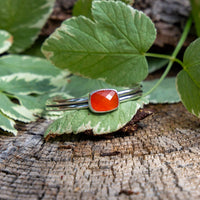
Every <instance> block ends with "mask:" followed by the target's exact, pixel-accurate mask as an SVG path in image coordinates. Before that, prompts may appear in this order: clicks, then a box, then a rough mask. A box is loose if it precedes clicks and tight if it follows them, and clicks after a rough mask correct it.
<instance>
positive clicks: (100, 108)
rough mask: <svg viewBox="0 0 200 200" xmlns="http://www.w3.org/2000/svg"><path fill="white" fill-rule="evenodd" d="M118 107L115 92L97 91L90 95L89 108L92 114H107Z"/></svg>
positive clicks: (107, 90)
mask: <svg viewBox="0 0 200 200" xmlns="http://www.w3.org/2000/svg"><path fill="white" fill-rule="evenodd" d="M118 106H119V98H118V94H117V92H116V90H112V89H105V90H103V89H102V90H97V91H96V92H94V93H92V94H91V95H90V108H91V109H92V111H94V112H109V111H112V110H115V109H116V108H117V107H118Z"/></svg>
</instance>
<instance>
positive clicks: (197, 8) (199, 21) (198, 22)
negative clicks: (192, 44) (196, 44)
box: [190, 0, 200, 37]
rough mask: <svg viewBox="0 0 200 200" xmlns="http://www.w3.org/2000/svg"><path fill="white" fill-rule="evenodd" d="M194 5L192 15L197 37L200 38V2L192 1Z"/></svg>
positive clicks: (197, 0)
mask: <svg viewBox="0 0 200 200" xmlns="http://www.w3.org/2000/svg"><path fill="white" fill-rule="evenodd" d="M190 2H191V5H192V15H193V18H194V21H195V26H196V31H197V35H198V36H199V37H200V1H199V0H190Z"/></svg>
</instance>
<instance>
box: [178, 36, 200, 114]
mask: <svg viewBox="0 0 200 200" xmlns="http://www.w3.org/2000/svg"><path fill="white" fill-rule="evenodd" d="M183 64H184V69H183V70H182V71H180V72H179V74H178V76H177V89H178V92H179V95H180V98H181V101H182V102H183V104H184V105H185V107H186V108H187V109H188V110H189V111H190V112H191V113H192V114H194V115H196V116H197V117H200V103H199V102H200V78H199V77H200V38H198V39H197V40H195V41H194V42H192V43H191V44H190V45H189V47H188V48H187V49H186V51H185V53H184V58H183Z"/></svg>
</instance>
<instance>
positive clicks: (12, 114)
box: [0, 93, 35, 122]
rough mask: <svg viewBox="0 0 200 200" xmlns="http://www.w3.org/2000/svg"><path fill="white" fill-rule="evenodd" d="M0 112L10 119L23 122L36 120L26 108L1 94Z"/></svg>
mask: <svg viewBox="0 0 200 200" xmlns="http://www.w3.org/2000/svg"><path fill="white" fill-rule="evenodd" d="M0 111H1V112H2V113H4V114H5V115H6V116H8V117H9V118H12V119H14V120H19V121H22V122H30V121H33V120H35V117H34V116H33V114H32V112H30V111H29V110H28V109H26V108H25V107H24V106H21V105H18V104H16V103H13V102H12V101H11V100H10V99H9V98H8V97H7V96H6V95H5V94H3V93H0Z"/></svg>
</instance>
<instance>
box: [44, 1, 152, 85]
mask: <svg viewBox="0 0 200 200" xmlns="http://www.w3.org/2000/svg"><path fill="white" fill-rule="evenodd" d="M92 14H93V18H94V20H95V21H91V20H89V19H87V18H85V17H83V16H79V17H74V18H71V19H69V20H66V21H65V22H64V23H63V24H62V26H61V27H60V28H59V29H57V31H56V32H54V33H53V34H52V35H51V36H50V37H49V38H48V39H47V40H46V41H45V42H44V44H43V47H42V51H43V53H44V55H45V56H46V57H47V58H48V59H49V60H51V61H52V62H53V63H54V64H55V65H56V66H58V67H60V68H67V69H69V70H70V71H71V72H73V73H76V74H81V75H84V76H85V77H90V78H93V79H101V80H104V81H105V82H107V83H110V84H113V85H118V86H130V85H132V84H135V83H138V82H140V81H142V80H143V79H144V78H145V77H146V76H147V74H148V64H147V61H146V58H145V56H144V55H143V54H144V52H146V51H147V50H148V49H149V48H150V47H151V45H152V44H153V42H154V40H155V37H156V31H155V27H154V25H153V23H152V21H151V20H150V19H149V18H148V17H147V16H146V15H145V14H143V13H142V12H139V11H137V10H135V9H133V8H132V7H130V6H127V5H126V4H124V3H122V2H120V1H117V2H114V1H93V6H92Z"/></svg>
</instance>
